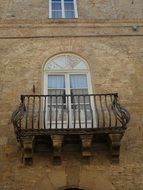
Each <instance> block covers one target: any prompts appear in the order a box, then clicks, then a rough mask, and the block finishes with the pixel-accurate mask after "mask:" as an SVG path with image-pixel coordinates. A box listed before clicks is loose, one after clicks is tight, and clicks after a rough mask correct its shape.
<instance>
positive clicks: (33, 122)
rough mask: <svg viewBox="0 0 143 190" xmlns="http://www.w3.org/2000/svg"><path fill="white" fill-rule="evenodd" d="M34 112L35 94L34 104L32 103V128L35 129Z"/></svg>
mask: <svg viewBox="0 0 143 190" xmlns="http://www.w3.org/2000/svg"><path fill="white" fill-rule="evenodd" d="M34 114H35V96H33V105H32V129H34Z"/></svg>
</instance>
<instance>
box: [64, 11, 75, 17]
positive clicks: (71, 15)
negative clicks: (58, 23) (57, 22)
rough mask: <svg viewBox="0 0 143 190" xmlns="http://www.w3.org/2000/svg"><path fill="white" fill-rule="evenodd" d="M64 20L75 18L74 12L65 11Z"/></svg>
mask: <svg viewBox="0 0 143 190" xmlns="http://www.w3.org/2000/svg"><path fill="white" fill-rule="evenodd" d="M65 18H75V13H74V11H65Z"/></svg>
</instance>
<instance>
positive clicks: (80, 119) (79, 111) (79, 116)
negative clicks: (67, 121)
mask: <svg viewBox="0 0 143 190" xmlns="http://www.w3.org/2000/svg"><path fill="white" fill-rule="evenodd" d="M77 97H78V119H79V128H81V117H80V95H78V96H77Z"/></svg>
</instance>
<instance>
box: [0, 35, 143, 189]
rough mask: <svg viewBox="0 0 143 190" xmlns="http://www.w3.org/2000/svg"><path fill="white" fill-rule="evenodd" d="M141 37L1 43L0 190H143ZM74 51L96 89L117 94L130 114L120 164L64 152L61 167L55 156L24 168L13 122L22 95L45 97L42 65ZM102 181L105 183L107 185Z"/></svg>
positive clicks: (38, 157) (103, 157)
mask: <svg viewBox="0 0 143 190" xmlns="http://www.w3.org/2000/svg"><path fill="white" fill-rule="evenodd" d="M142 44H143V38H142V37H141V36H140V37H139V36H138V37H137V36H130V37H127V36H122V37H121V36H118V37H117V36H116V37H76V38H74V37H71V38H68V37H65V38H62V37H58V38H39V39H29V38H27V39H1V40H0V57H1V58H0V60H1V64H0V73H1V74H0V84H1V85H0V107H1V109H0V118H1V119H0V175H1V176H0V189H2V190H10V189H12V190H25V189H27V190H33V189H37V190H39V189H43V190H46V189H48V190H53V189H58V188H60V187H63V186H67V185H69V186H72V185H75V186H78V185H79V186H81V187H83V188H85V189H89V190H90V189H91V190H94V189H95V190H96V189H99V190H102V189H104V188H105V186H106V189H107V190H108V189H109V190H112V189H113V190H115V189H116V190H121V189H123V190H142V188H143V164H142V157H143V149H142V146H143V129H142V124H143V117H142V110H143V96H142V94H143V88H142V84H143V77H142V71H143V62H142V60H143V45H142ZM63 52H72V53H75V54H78V55H80V56H81V57H83V58H84V59H86V60H87V62H88V63H89V66H90V70H91V77H92V84H93V91H94V92H96V93H102V92H103V93H104V92H118V93H119V96H120V100H121V103H122V104H123V105H124V106H125V107H126V108H128V110H129V112H130V113H131V122H130V124H129V128H128V130H127V131H126V133H125V136H124V138H123V140H122V146H121V156H120V164H119V165H111V164H110V162H109V158H108V153H107V152H106V151H105V152H100V151H98V152H96V151H95V153H94V157H93V160H92V161H91V164H90V165H84V164H83V163H82V162H80V154H76V153H75V154H73V153H70V154H69V153H68V152H65V153H63V163H62V165H61V166H59V167H57V166H53V165H52V163H51V162H52V161H51V156H50V155H46V154H36V155H35V157H34V165H33V166H31V167H26V166H23V164H21V162H20V151H19V150H18V148H17V145H16V140H15V136H14V132H13V127H12V124H11V122H10V116H11V113H12V111H13V110H14V109H15V108H16V105H18V104H19V96H20V94H22V93H23V94H31V93H32V86H33V84H34V85H35V86H36V93H42V83H43V65H44V64H45V63H46V61H47V60H48V58H50V57H51V56H53V55H55V54H57V53H63ZM103 181H104V183H103Z"/></svg>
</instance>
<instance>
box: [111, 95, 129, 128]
mask: <svg viewBox="0 0 143 190" xmlns="http://www.w3.org/2000/svg"><path fill="white" fill-rule="evenodd" d="M112 110H113V111H114V113H115V114H116V117H117V119H118V120H119V121H120V123H121V124H122V126H123V127H126V125H127V124H128V123H129V121H130V114H129V112H128V111H127V109H125V108H124V107H123V106H121V104H120V103H119V100H118V96H116V97H115V99H114V100H113V103H112Z"/></svg>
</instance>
